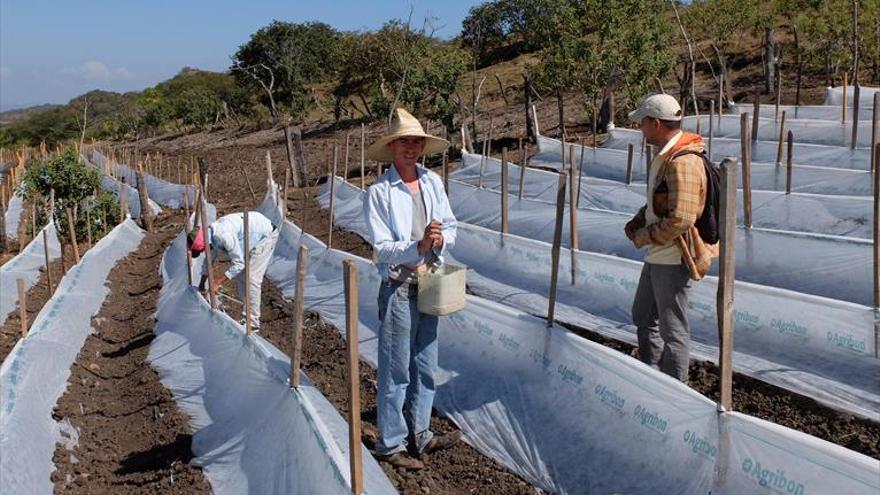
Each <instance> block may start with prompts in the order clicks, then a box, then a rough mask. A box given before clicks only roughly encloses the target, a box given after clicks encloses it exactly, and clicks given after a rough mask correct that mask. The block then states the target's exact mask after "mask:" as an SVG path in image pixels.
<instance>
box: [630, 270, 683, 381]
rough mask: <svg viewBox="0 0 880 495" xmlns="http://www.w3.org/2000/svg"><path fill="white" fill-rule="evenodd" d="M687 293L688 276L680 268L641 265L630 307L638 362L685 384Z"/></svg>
mask: <svg viewBox="0 0 880 495" xmlns="http://www.w3.org/2000/svg"><path fill="white" fill-rule="evenodd" d="M690 291H691V278H690V274H689V272H688V269H687V267H685V266H684V265H683V264H682V265H656V264H651V263H645V265H644V267H642V275H641V277H640V278H639V287H638V289H636V297H635V300H634V301H633V307H632V318H633V323H634V324H635V325H636V328H637V329H638V337H639V359H641V360H642V361H643V362H644V363H647V364H649V365H651V366H653V367H655V368H657V369H659V370H660V371H662V372H663V373H666V374H667V375H670V376H672V377H674V378H677V379H679V380H681V381H682V382H685V383H687V379H688V361H689V359H690V328H688V320H687V311H688V296H689V295H690Z"/></svg>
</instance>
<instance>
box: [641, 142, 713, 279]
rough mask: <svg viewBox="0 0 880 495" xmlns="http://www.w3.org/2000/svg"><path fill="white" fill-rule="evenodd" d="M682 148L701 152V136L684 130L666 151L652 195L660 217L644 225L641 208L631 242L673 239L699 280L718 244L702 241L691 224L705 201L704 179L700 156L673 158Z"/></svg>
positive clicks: (642, 243) (704, 174)
mask: <svg viewBox="0 0 880 495" xmlns="http://www.w3.org/2000/svg"><path fill="white" fill-rule="evenodd" d="M685 150H688V151H691V150H692V151H700V152H702V151H703V140H702V138H700V136H699V135H696V134H691V133H685V134H684V135H683V136H682V137H681V138H680V139H679V141H678V143H676V145H675V146H674V147H673V148H672V149H671V150H669V152H668V153H666V158H665V159H664V161H663V163H662V164H661V165H660V170H658V172H657V180H656V182H655V185H654V191H652V193H653V194H652V195H651V201H653V204H652V206H653V208H654V213H655V214H656V215H657V216H658V217H660V221H658V222H655V223H652V224H650V225H645V224H646V221H645V208H646V207H642V208H641V209H640V210H639V212H638V213H636V216H635V217H634V218H633V220H632V222H634V224H635V225H637V226H639V227H640V228H639V229H638V230H637V231H636V233H635V238H634V239H633V243H634V244H635V245H636V247H643V246H647V245H649V244H654V245H658V246H663V245H666V244H668V243H670V242H675V244H676V246H678V248H679V250H680V251H681V252H682V259H683V260H684V262H685V264H686V265H687V266H688V268H690V271H691V278H693V279H694V280H700V279H701V278H703V276H705V275H706V273H708V271H709V268H710V267H711V266H712V258H715V257H717V256H718V244H706V243H705V242H703V240H702V239H701V238H700V234H699V232H698V231H697V228H696V226H695V225H694V224H695V223H696V221H697V218H699V216H700V214H702V212H703V207H704V205H705V202H706V180H707V179H706V171H705V169H704V166H703V160H702V159H701V158H700V157H698V156H695V155H691V154H688V155H684V156H680V157H678V158H675V159H673V157H674V156H675V155H676V154H677V153H679V152H681V151H685Z"/></svg>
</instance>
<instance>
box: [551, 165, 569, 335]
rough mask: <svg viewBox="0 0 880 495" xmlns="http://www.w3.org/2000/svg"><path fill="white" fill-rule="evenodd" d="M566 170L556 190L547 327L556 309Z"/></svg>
mask: <svg viewBox="0 0 880 495" xmlns="http://www.w3.org/2000/svg"><path fill="white" fill-rule="evenodd" d="M565 182H566V180H565V172H564V171H562V172H560V173H559V185H558V186H557V190H556V222H555V224H554V227H553V247H552V248H551V250H550V258H551V269H550V295H549V298H550V301H549V305H548V307H547V327H552V326H553V318H554V312H555V310H556V286H557V284H558V283H559V250H560V244H561V243H562V217H563V216H564V215H565Z"/></svg>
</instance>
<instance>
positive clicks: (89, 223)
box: [86, 208, 92, 249]
mask: <svg viewBox="0 0 880 495" xmlns="http://www.w3.org/2000/svg"><path fill="white" fill-rule="evenodd" d="M86 242H87V243H88V247H87V248H86V249H92V209H91V208H86Z"/></svg>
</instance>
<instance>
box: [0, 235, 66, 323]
mask: <svg viewBox="0 0 880 495" xmlns="http://www.w3.org/2000/svg"><path fill="white" fill-rule="evenodd" d="M43 230H45V231H46V239H47V240H48V241H49V261H50V262H51V261H54V260H56V259H58V257H59V256H60V255H61V244H59V243H58V234H57V232H56V231H55V225H54V224H49V225H47V226H46V227H44V228H43ZM43 246H44V243H43V233H42V230H41V231H40V232H39V233H37V236H36V237H35V238H34V239H33V240H31V242H30V243H28V245H27V246H25V248H24V250H23V251H22V252H20V253H18V255H17V256H16V257H15V258H12V259H11V260H9V261H7V262H6V263H5V264H3V266H0V296H2V297H0V324H2V322H4V321H6V318H7V317H8V316H9V313H11V312H12V310H14V309H15V308H16V306H18V282H17V280H18V279H20V278H21V279H24V290H25V291H29V290H30V289H31V287H33V286H34V285H35V284H36V283H37V281H38V280H40V270H41V269H43V268H44V267H45V266H46V253H45V251H44V249H43Z"/></svg>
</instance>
